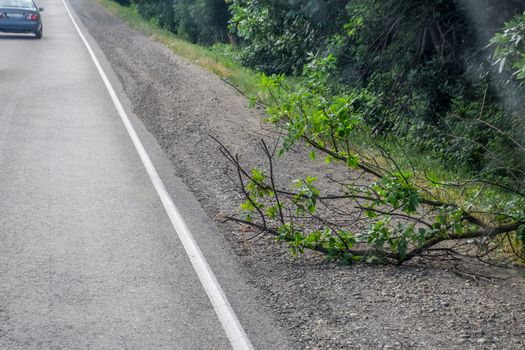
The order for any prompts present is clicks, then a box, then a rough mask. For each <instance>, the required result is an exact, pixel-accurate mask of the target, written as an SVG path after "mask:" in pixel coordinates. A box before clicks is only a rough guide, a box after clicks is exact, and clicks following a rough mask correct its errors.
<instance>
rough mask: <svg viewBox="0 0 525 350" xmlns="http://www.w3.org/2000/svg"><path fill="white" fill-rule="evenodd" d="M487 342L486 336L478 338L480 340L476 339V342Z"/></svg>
mask: <svg viewBox="0 0 525 350" xmlns="http://www.w3.org/2000/svg"><path fill="white" fill-rule="evenodd" d="M486 342H487V340H486V339H485V338H478V340H476V343H478V344H485V343H486Z"/></svg>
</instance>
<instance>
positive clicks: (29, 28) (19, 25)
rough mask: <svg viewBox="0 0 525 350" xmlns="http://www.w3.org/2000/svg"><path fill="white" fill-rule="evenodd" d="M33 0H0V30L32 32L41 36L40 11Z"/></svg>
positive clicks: (5, 31)
mask: <svg viewBox="0 0 525 350" xmlns="http://www.w3.org/2000/svg"><path fill="white" fill-rule="evenodd" d="M42 11H44V9H43V8H41V7H37V6H36V5H35V3H34V2H33V0H0V32H4V33H33V34H35V37H36V38H37V39H40V38H42V32H43V26H42V18H41V16H40V12H42Z"/></svg>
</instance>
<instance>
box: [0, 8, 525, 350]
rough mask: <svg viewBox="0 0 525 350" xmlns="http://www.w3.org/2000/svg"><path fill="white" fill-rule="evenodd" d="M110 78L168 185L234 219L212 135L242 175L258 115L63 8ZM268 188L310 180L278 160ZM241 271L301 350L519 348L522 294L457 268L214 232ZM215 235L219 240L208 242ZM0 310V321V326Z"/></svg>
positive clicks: (230, 187)
mask: <svg viewBox="0 0 525 350" xmlns="http://www.w3.org/2000/svg"><path fill="white" fill-rule="evenodd" d="M71 3H72V5H73V6H74V8H75V10H76V11H77V14H78V15H79V16H80V18H81V19H82V21H83V23H84V25H85V26H86V27H87V29H88V30H89V32H90V34H91V36H92V37H93V38H94V39H95V40H96V41H97V42H98V44H99V46H100V47H101V49H102V50H103V51H104V53H105V55H106V57H107V59H108V60H109V62H110V63H111V64H112V66H113V69H114V70H115V72H116V73H117V75H118V77H119V79H120V81H121V83H122V85H123V86H124V89H125V91H126V94H127V96H128V97H129V99H130V100H131V102H132V104H133V109H134V113H135V114H136V115H137V116H138V117H139V118H141V120H142V121H143V123H144V125H145V126H146V128H147V129H148V130H149V131H150V132H151V133H152V134H153V135H154V136H155V138H156V139H157V141H158V143H159V144H160V145H161V147H162V148H163V149H164V150H165V152H166V153H167V154H168V156H169V158H170V159H171V160H172V163H173V165H174V169H175V171H176V174H175V175H177V176H179V177H180V178H182V179H183V181H184V182H185V183H186V185H187V186H188V187H189V188H190V189H191V190H192V191H193V192H194V193H195V195H196V196H197V198H198V199H199V201H200V203H201V205H202V206H203V207H204V208H205V210H206V212H207V213H208V215H209V216H210V217H217V216H220V214H221V213H234V212H236V210H237V207H238V205H239V200H240V196H239V194H238V193H237V191H236V188H235V185H234V184H233V182H232V181H231V180H230V179H229V177H228V174H230V175H231V172H230V171H231V169H229V167H228V164H226V162H225V160H224V158H223V157H222V155H221V154H220V152H219V150H218V147H217V144H216V143H215V142H214V141H213V140H212V139H211V138H210V137H209V135H213V136H215V137H217V138H218V139H219V140H221V141H222V142H223V143H224V144H225V145H226V146H227V147H228V148H230V149H231V150H233V151H234V152H237V153H239V154H242V156H243V159H245V160H246V162H247V163H248V164H250V165H261V164H263V163H264V159H263V157H262V155H261V152H260V151H259V149H258V146H257V141H258V140H259V139H260V138H268V137H269V134H268V133H267V132H265V131H264V130H263V129H262V128H261V120H262V119H261V115H260V113H258V112H257V111H252V110H250V109H248V107H247V105H248V103H247V101H246V99H245V98H244V97H243V96H240V95H239V94H238V93H237V92H236V91H234V90H233V89H232V88H231V87H229V86H228V85H227V84H225V83H224V82H222V81H221V80H220V79H219V78H217V77H216V76H214V75H212V74H211V73H209V72H207V71H204V70H203V69H201V68H199V67H197V66H196V65H195V64H193V63H191V62H188V61H186V60H184V59H182V58H180V57H178V56H177V55H175V54H174V53H172V52H171V51H170V50H169V49H167V48H165V47H163V46H162V45H161V44H159V43H157V42H155V41H153V40H152V39H151V38H148V37H146V36H144V35H142V34H140V33H137V32H135V31H133V30H131V29H130V28H129V27H128V26H127V25H125V24H124V23H122V21H121V20H119V19H118V18H116V17H114V16H113V15H111V14H109V13H108V12H107V11H106V10H104V9H102V8H101V7H100V6H99V5H98V4H97V3H96V1H95V0H71ZM278 167H279V169H280V172H281V178H280V179H279V181H283V183H285V182H286V181H287V180H289V179H291V178H293V177H295V176H297V175H301V174H300V173H301V172H304V173H309V172H319V169H316V168H315V165H314V164H312V163H311V162H308V160H307V157H306V155H304V154H299V153H290V154H288V155H287V156H285V157H284V158H283V159H281V160H280V161H279V164H278ZM218 225H219V226H220V228H221V231H222V232H221V233H220V234H222V235H223V236H224V238H225V239H226V240H228V241H229V242H230V243H231V245H232V246H233V248H234V250H235V252H236V253H237V254H238V255H239V256H240V260H241V261H242V263H243V267H242V268H243V270H244V276H243V278H245V279H246V280H248V281H249V282H250V283H251V284H253V285H254V286H256V288H257V289H258V290H259V291H260V294H261V295H262V296H263V298H262V300H261V302H262V303H265V304H267V305H268V306H269V307H270V308H271V309H272V310H274V317H275V319H276V320H277V321H278V322H279V323H280V324H281V325H282V327H283V328H284V329H287V330H288V332H289V335H290V337H291V338H292V339H293V340H294V341H295V342H296V343H297V344H299V347H300V348H304V349H349V348H351V349H354V348H363V349H368V348H392V349H398V348H399V349H401V348H402V349H408V348H414V349H421V348H425V349H444V348H446V349H464V348H471V349H523V348H525V323H524V322H523V320H524V319H525V285H524V282H523V278H520V277H517V276H514V275H513V274H511V273H510V272H508V271H501V270H495V269H488V268H486V269H487V271H486V274H487V275H489V276H498V277H500V276H503V277H505V278H499V279H493V280H489V279H484V278H474V277H472V276H471V275H469V274H468V273H463V272H459V271H468V266H456V267H454V268H453V267H452V266H450V265H440V264H435V263H429V262H425V261H414V262H412V263H409V264H407V265H405V266H402V267H392V266H375V267H374V266H363V265H361V266H349V267H343V266H338V265H334V264H328V263H325V262H324V261H323V259H322V257H320V256H318V255H316V254H314V253H309V254H307V255H306V256H304V257H299V258H293V257H291V256H290V255H289V253H288V251H287V249H286V247H284V246H281V247H280V246H278V245H276V244H275V243H274V241H273V240H272V239H270V238H265V237H263V238H261V239H258V240H256V241H250V242H248V243H246V242H245V241H244V239H243V237H244V234H243V232H241V231H239V229H238V227H237V226H235V225H232V224H229V223H221V222H218ZM218 234H219V233H218ZM1 312H2V310H0V316H1Z"/></svg>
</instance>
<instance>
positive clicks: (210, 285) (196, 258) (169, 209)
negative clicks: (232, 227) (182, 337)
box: [62, 0, 253, 350]
mask: <svg viewBox="0 0 525 350" xmlns="http://www.w3.org/2000/svg"><path fill="white" fill-rule="evenodd" d="M62 3H63V4H64V7H65V9H66V11H67V13H68V15H69V18H70V19H71V21H72V22H73V25H74V26H75V28H76V30H77V32H78V35H79V36H80V38H81V39H82V41H83V42H84V45H85V46H86V48H87V50H88V52H89V55H90V56H91V59H92V60H93V63H94V64H95V66H96V67H97V70H98V73H99V74H100V77H101V78H102V80H103V81H104V85H106V89H107V90H108V93H109V95H110V96H111V100H112V101H113V104H114V105H115V108H116V109H117V112H118V114H119V116H120V119H122V122H123V123H124V126H125V127H126V130H127V131H128V134H129V136H130V138H131V141H132V142H133V145H135V148H136V150H137V152H138V154H139V156H140V159H141V160H142V164H143V165H144V168H146V172H147V173H148V175H149V177H150V179H151V182H152V184H153V186H154V187H155V190H156V191H157V194H158V196H159V198H160V200H161V201H162V205H163V206H164V209H165V210H166V213H167V214H168V216H169V218H170V221H171V223H172V225H173V228H174V229H175V232H177V235H178V237H179V239H180V241H181V242H182V245H183V246H184V250H185V251H186V254H187V255H188V258H189V259H190V261H191V264H192V265H193V269H194V270H195V272H196V273H197V276H198V277H199V280H200V281H201V283H202V286H203V287H204V290H205V291H206V294H207V295H208V298H209V299H210V302H211V304H212V305H213V308H214V309H215V312H216V314H217V316H218V318H219V321H220V322H221V324H222V327H223V328H224V331H225V332H226V335H227V336H228V339H229V340H230V343H231V345H232V347H233V349H235V350H252V349H253V345H252V344H251V342H250V340H249V339H248V336H247V335H246V332H245V331H244V329H243V328H242V326H241V324H240V322H239V319H238V318H237V316H236V315H235V312H234V311H233V309H232V307H231V305H230V303H229V302H228V299H227V298H226V295H225V294H224V291H223V290H222V288H221V286H220V285H219V282H218V281H217V278H216V277H215V275H214V274H213V271H212V270H211V268H210V266H209V265H208V262H207V261H206V258H205V257H204V255H203V254H202V252H201V250H200V248H199V246H198V245H197V242H195V239H194V238H193V235H192V234H191V232H190V230H189V228H188V226H187V225H186V223H185V222H184V220H183V218H182V216H181V214H180V213H179V210H178V209H177V207H176V206H175V204H174V203H173V200H172V199H171V196H170V195H169V193H168V191H167V190H166V187H165V186H164V183H163V182H162V180H161V178H160V176H159V174H158V172H157V170H156V169H155V167H154V166H153V163H152V162H151V159H150V157H149V156H148V154H147V153H146V150H145V149H144V146H143V145H142V142H141V141H140V139H139V137H138V135H137V133H136V131H135V129H134V128H133V125H132V124H131V121H130V120H129V117H128V115H127V113H126V111H125V110H124V107H123V106H122V103H121V102H120V100H119V98H118V96H117V94H116V92H115V90H114V89H113V86H112V85H111V83H110V82H109V79H108V77H107V75H106V73H105V72H104V70H103V69H102V66H101V65H100V62H99V61H98V59H97V57H96V56H95V53H94V52H93V49H92V48H91V45H89V43H88V41H87V40H86V38H85V36H84V34H82V31H81V30H80V27H79V26H78V24H77V22H76V21H75V18H74V17H73V15H72V13H71V11H70V9H69V7H68V5H67V4H66V2H65V0H62Z"/></svg>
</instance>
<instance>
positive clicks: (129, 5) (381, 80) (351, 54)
mask: <svg viewBox="0 0 525 350" xmlns="http://www.w3.org/2000/svg"><path fill="white" fill-rule="evenodd" d="M99 1H101V2H102V3H103V4H104V5H105V6H107V7H109V8H110V9H112V10H113V11H115V12H116V13H118V14H119V15H120V16H121V17H123V18H124V19H125V20H126V21H127V22H128V23H130V24H131V25H132V26H134V27H135V28H137V29H139V30H142V31H144V32H146V33H148V34H151V35H153V36H155V37H156V39H157V40H159V41H160V42H162V43H163V44H164V45H166V46H167V47H169V48H171V49H173V50H174V51H175V52H177V53H178V54H180V55H181V56H183V57H186V58H188V59H190V60H192V61H194V62H196V63H197V64H199V65H201V66H203V67H204V68H207V69H209V70H210V71H212V72H214V73H216V74H218V75H219V76H221V77H222V78H223V79H225V80H226V81H227V82H229V83H230V84H232V85H233V86H235V87H236V88H238V89H239V90H240V91H242V92H243V93H245V94H246V95H249V96H252V97H251V103H252V105H256V104H257V105H259V106H262V107H264V108H265V109H266V112H267V115H268V123H269V124H271V125H273V126H274V127H275V131H276V133H275V134H276V138H277V142H276V143H275V144H271V145H270V144H267V143H266V142H264V141H261V154H263V155H264V156H265V157H266V158H267V167H266V168H264V169H245V168H244V166H243V163H242V161H240V158H239V156H238V155H236V154H232V153H231V152H230V151H229V150H228V149H227V147H224V146H221V151H222V152H223V154H224V156H225V157H226V159H227V160H228V161H230V162H231V164H232V166H233V167H234V169H236V171H237V173H238V181H239V188H240V191H241V192H242V193H243V194H244V195H245V197H246V201H245V202H244V203H243V204H242V205H241V209H242V214H241V215H240V216H234V215H232V216H231V217H230V219H231V220H233V221H236V222H239V223H242V224H245V225H249V226H252V227H253V228H255V229H256V230H258V231H260V233H263V232H264V233H268V234H271V235H274V236H275V237H276V238H277V239H278V240H280V241H284V242H287V243H288V244H289V247H290V250H291V251H292V253H294V254H297V253H302V252H304V251H305V250H306V249H313V250H317V251H320V252H323V253H325V254H326V255H327V256H328V257H329V258H330V259H334V260H338V261H344V262H352V261H366V262H394V263H402V262H404V261H407V260H410V259H412V258H414V257H425V258H438V259H456V258H457V257H459V256H469V257H473V258H476V259H481V260H484V261H491V262H494V261H497V262H505V261H507V262H523V261H524V260H525V126H524V124H525V123H523V121H524V116H525V103H524V101H525V87H524V86H523V84H524V83H525V41H524V40H525V4H524V3H523V1H521V0H502V1H499V2H498V3H497V4H494V5H490V4H491V3H489V5H488V6H485V5H486V4H485V5H483V6H480V4H479V2H477V1H470V0H463V1H460V0H432V1H421V0H410V1H402V2H399V1H393V0H382V1H379V0H378V1H366V0H329V1H322V2H321V1H315V0H306V1H305V0H303V1H299V0H287V1H277V0H228V1H226V2H224V1H223V0H192V1H190V0H161V1H158V0H155V1H154V0H115V1H116V2H118V3H119V4H120V5H123V6H120V5H117V4H115V3H113V2H111V1H109V0H99ZM190 42H191V43H190ZM217 141H218V142H219V143H220V141H221V140H217ZM291 149H301V150H302V149H306V151H305V152H308V155H309V157H310V158H311V160H312V161H314V162H319V160H320V159H322V160H323V161H324V162H325V163H326V167H327V168H330V169H332V171H331V172H330V173H334V171H333V170H334V169H335V173H336V174H337V175H334V176H330V177H328V179H322V180H321V179H318V178H316V177H313V176H308V177H306V178H302V179H296V180H295V181H293V182H292V183H290V184H279V183H277V181H276V176H275V174H276V172H277V171H278V169H276V167H275V166H274V164H275V162H274V159H275V157H278V156H279V155H281V154H283V153H285V152H288V151H289V150H291ZM320 182H322V184H320ZM258 234H259V233H258Z"/></svg>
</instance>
